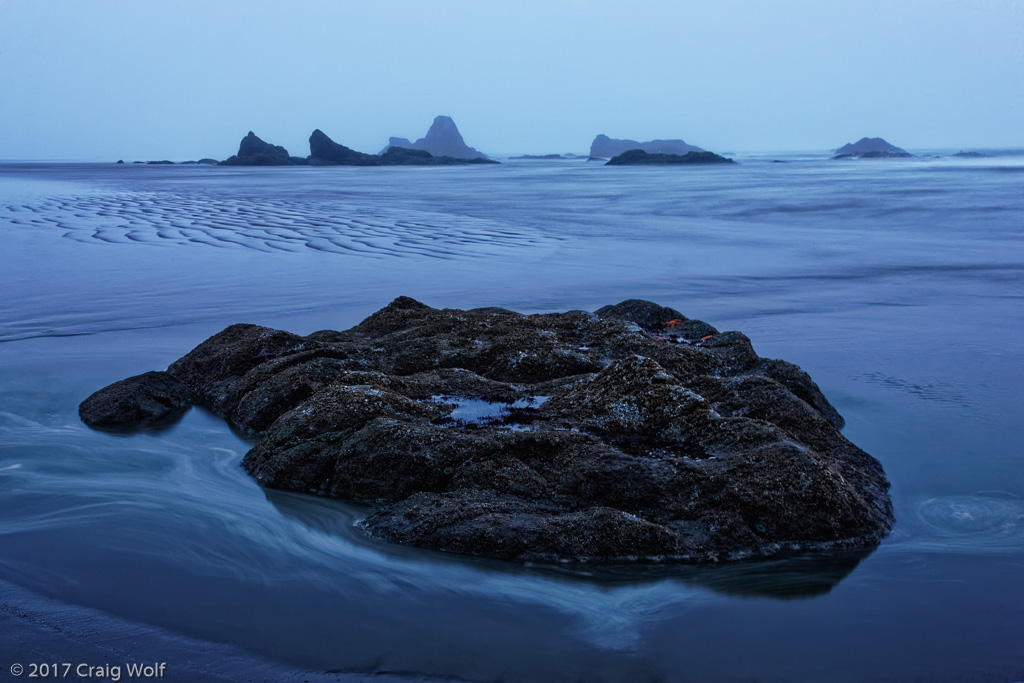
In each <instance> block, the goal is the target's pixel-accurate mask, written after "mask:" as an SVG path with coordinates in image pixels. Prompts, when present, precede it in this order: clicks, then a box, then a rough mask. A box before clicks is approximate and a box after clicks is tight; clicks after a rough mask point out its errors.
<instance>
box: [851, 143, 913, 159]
mask: <svg viewBox="0 0 1024 683" xmlns="http://www.w3.org/2000/svg"><path fill="white" fill-rule="evenodd" d="M912 156H914V155H913V154H910V153H909V152H907V151H906V150H903V149H900V148H899V147H896V146H895V145H891V144H889V143H888V142H886V141H885V140H883V139H882V138H861V139H860V140H858V141H857V142H851V143H849V144H846V145H843V146H842V147H840V148H839V149H837V150H835V156H833V157H832V158H833V159H897V158H907V157H912Z"/></svg>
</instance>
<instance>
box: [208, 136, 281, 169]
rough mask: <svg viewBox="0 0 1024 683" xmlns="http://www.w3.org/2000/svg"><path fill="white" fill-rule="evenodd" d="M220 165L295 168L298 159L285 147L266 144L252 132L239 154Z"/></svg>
mask: <svg viewBox="0 0 1024 683" xmlns="http://www.w3.org/2000/svg"><path fill="white" fill-rule="evenodd" d="M220 163H221V164H222V165H224V166H293V165H295V163H296V159H295V157H292V156H289V155H288V150H286V149H285V148H284V147H281V146H280V145H272V144H270V143H269V142H264V141H263V140H261V139H259V138H258V137H256V134H255V133H253V132H252V131H251V130H250V131H249V134H248V135H246V136H245V137H244V138H242V142H241V143H240V144H239V145H238V154H236V155H234V156H232V157H229V158H228V159H225V160H224V161H221V162H220Z"/></svg>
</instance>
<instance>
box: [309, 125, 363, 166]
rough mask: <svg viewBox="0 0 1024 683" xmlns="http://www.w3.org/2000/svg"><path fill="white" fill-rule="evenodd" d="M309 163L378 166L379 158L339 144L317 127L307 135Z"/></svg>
mask: <svg viewBox="0 0 1024 683" xmlns="http://www.w3.org/2000/svg"><path fill="white" fill-rule="evenodd" d="M309 163H310V164H313V165H314V166H379V165H380V158H379V157H377V156H374V155H373V154H363V153H362V152H357V151H355V150H354V149H351V148H349V147H346V146H345V145H339V144H338V143H337V142H335V141H334V140H332V139H330V138H329V137H327V134H326V133H324V132H323V131H322V130H320V129H319V128H317V129H316V130H314V131H313V134H312V135H310V136H309Z"/></svg>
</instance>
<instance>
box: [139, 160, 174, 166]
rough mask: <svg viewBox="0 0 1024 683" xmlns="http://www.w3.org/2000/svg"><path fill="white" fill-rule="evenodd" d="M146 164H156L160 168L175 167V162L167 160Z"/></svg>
mask: <svg viewBox="0 0 1024 683" xmlns="http://www.w3.org/2000/svg"><path fill="white" fill-rule="evenodd" d="M146 163H147V164H150V165H153V164H155V165H158V166H173V165H174V162H173V161H168V160H167V159H161V160H160V161H147V162H146Z"/></svg>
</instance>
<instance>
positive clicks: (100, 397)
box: [78, 372, 198, 428]
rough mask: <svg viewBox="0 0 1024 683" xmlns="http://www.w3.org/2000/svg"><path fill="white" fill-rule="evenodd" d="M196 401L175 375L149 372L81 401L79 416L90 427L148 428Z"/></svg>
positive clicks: (189, 390)
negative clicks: (144, 426) (149, 425)
mask: <svg viewBox="0 0 1024 683" xmlns="http://www.w3.org/2000/svg"><path fill="white" fill-rule="evenodd" d="M197 400H198V396H197V395H196V393H195V392H194V391H193V390H192V389H191V388H190V387H189V386H188V385H187V384H184V383H183V382H182V381H181V380H179V379H177V378H176V377H174V376H173V375H169V374H167V373H166V372H146V373H143V374H141V375H136V376H135V377H129V378H128V379H123V380H121V381H120V382H114V383H113V384H111V385H110V386H108V387H105V388H103V389H100V390H99V391H97V392H96V393H95V394H93V395H92V396H90V397H89V398H87V399H85V400H84V401H82V405H80V406H79V408H78V415H79V417H81V418H82V422H84V423H85V424H87V425H89V426H90V427H106V428H111V427H125V426H136V425H148V424H150V423H153V422H155V421H157V420H160V419H162V418H165V417H167V416H169V415H173V414H175V413H179V412H181V411H183V410H184V409H186V408H188V407H190V406H191V405H192V404H193V403H195V402H196V401H197Z"/></svg>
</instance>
